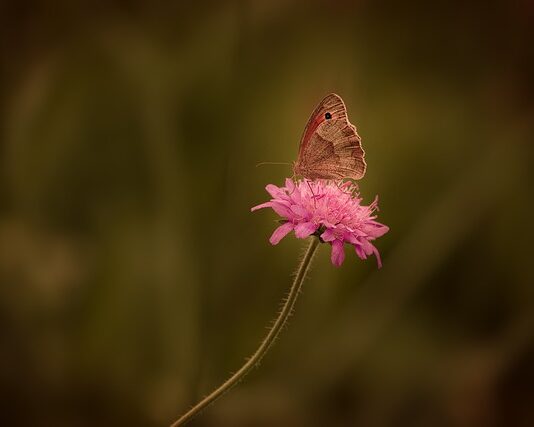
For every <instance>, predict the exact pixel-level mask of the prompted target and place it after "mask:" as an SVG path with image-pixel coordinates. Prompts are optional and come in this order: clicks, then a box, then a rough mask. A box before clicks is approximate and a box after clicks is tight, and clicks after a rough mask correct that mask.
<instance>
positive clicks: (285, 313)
mask: <svg viewBox="0 0 534 427" xmlns="http://www.w3.org/2000/svg"><path fill="white" fill-rule="evenodd" d="M318 245H319V239H318V238H316V237H312V238H311V240H310V244H309V246H308V249H307V250H306V253H305V254H304V257H303V258H302V261H301V262H300V265H299V267H298V270H297V274H296V276H295V279H294V281H293V284H292V285H291V288H290V290H289V294H288V296H287V298H286V299H285V301H284V303H283V306H282V310H281V311H280V314H279V315H278V317H277V319H276V321H275V322H274V324H273V326H272V328H271V329H270V330H269V332H268V334H267V336H266V337H265V339H264V340H263V341H262V342H261V344H260V346H259V347H258V349H257V350H256V351H255V353H254V354H253V355H252V356H251V357H250V358H249V359H248V360H247V361H246V363H245V364H244V365H243V366H242V367H241V368H240V369H239V370H238V371H237V372H236V373H235V374H233V375H232V376H231V377H230V378H228V379H227V380H226V381H225V382H224V383H223V384H221V385H220V386H219V387H218V388H217V389H215V390H214V391H212V392H211V393H210V394H209V395H208V396H206V397H205V398H204V399H202V400H201V401H200V402H198V403H197V404H196V405H195V406H193V407H192V408H191V409H190V410H189V411H187V412H186V413H185V414H184V415H182V416H181V417H180V418H179V419H178V420H176V421H175V422H174V423H173V424H172V425H171V427H178V426H183V425H184V424H186V423H187V422H188V421H190V420H191V419H193V418H194V417H195V416H197V415H198V414H199V413H200V412H201V411H202V410H203V409H205V408H206V407H207V406H208V405H210V404H211V403H213V402H214V401H215V400H217V399H218V398H219V397H221V396H222V395H223V394H224V393H226V392H227V391H229V390H230V389H231V388H232V387H234V386H235V385H236V384H237V383H239V382H240V381H241V380H242V379H243V378H244V377H245V375H247V374H248V373H249V372H250V371H251V370H252V369H253V368H254V367H255V366H257V365H258V364H259V363H260V361H261V359H262V358H263V356H265V354H266V353H267V351H268V350H269V348H270V347H271V345H272V344H273V343H274V341H275V340H276V338H277V337H278V334H280V331H281V330H282V329H283V327H284V325H285V324H286V323H287V320H288V319H289V316H291V313H292V312H293V307H294V305H295V301H296V300H297V296H298V294H299V292H300V288H301V286H302V283H303V282H304V279H305V277H306V274H307V272H308V270H309V268H310V265H311V261H312V259H313V256H314V255H315V251H316V250H317V247H318Z"/></svg>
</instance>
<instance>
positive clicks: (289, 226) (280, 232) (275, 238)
mask: <svg viewBox="0 0 534 427" xmlns="http://www.w3.org/2000/svg"><path fill="white" fill-rule="evenodd" d="M293 227H294V226H293V223H291V222H286V223H285V224H282V225H281V226H280V227H278V228H277V229H276V230H274V233H273V234H272V236H271V238H270V239H269V242H271V245H277V244H278V243H279V242H280V240H282V239H283V238H284V237H285V236H286V235H287V234H288V233H289V232H290V231H291V230H293Z"/></svg>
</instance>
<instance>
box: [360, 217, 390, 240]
mask: <svg viewBox="0 0 534 427" xmlns="http://www.w3.org/2000/svg"><path fill="white" fill-rule="evenodd" d="M362 231H363V232H364V233H366V234H367V235H368V236H371V237H373V238H375V239H377V238H378V237H381V236H383V235H384V234H386V233H387V232H388V231H389V227H388V226H387V225H383V224H380V223H379V222H376V221H371V222H369V223H367V224H363V225H362Z"/></svg>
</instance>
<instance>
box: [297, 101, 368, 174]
mask: <svg viewBox="0 0 534 427" xmlns="http://www.w3.org/2000/svg"><path fill="white" fill-rule="evenodd" d="M361 141H362V140H361V138H360V136H359V135H358V133H357V132H356V127H355V126H354V125H353V124H352V123H350V122H349V119H348V117H347V108H346V107H345V103H344V102H343V100H342V99H341V97H340V96H339V95H336V94H335V93H331V94H329V95H327V96H326V97H325V98H324V99H323V100H322V101H321V102H320V103H319V105H318V106H317V107H316V108H315V110H314V111H313V113H312V115H311V117H310V119H309V120H308V124H307V125H306V127H305V128H304V133H303V135H302V139H301V140H300V146H299V154H298V157H297V161H296V162H295V163H294V164H293V173H294V174H295V175H296V176H301V177H303V178H308V179H343V178H350V179H361V178H363V176H364V175H365V169H366V166H367V165H366V164H365V160H364V156H365V152H364V151H363V148H362V145H361Z"/></svg>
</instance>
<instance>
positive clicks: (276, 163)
mask: <svg viewBox="0 0 534 427" xmlns="http://www.w3.org/2000/svg"><path fill="white" fill-rule="evenodd" d="M264 165H286V166H291V163H286V162H260V163H257V164H256V167H258V166H264Z"/></svg>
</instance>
